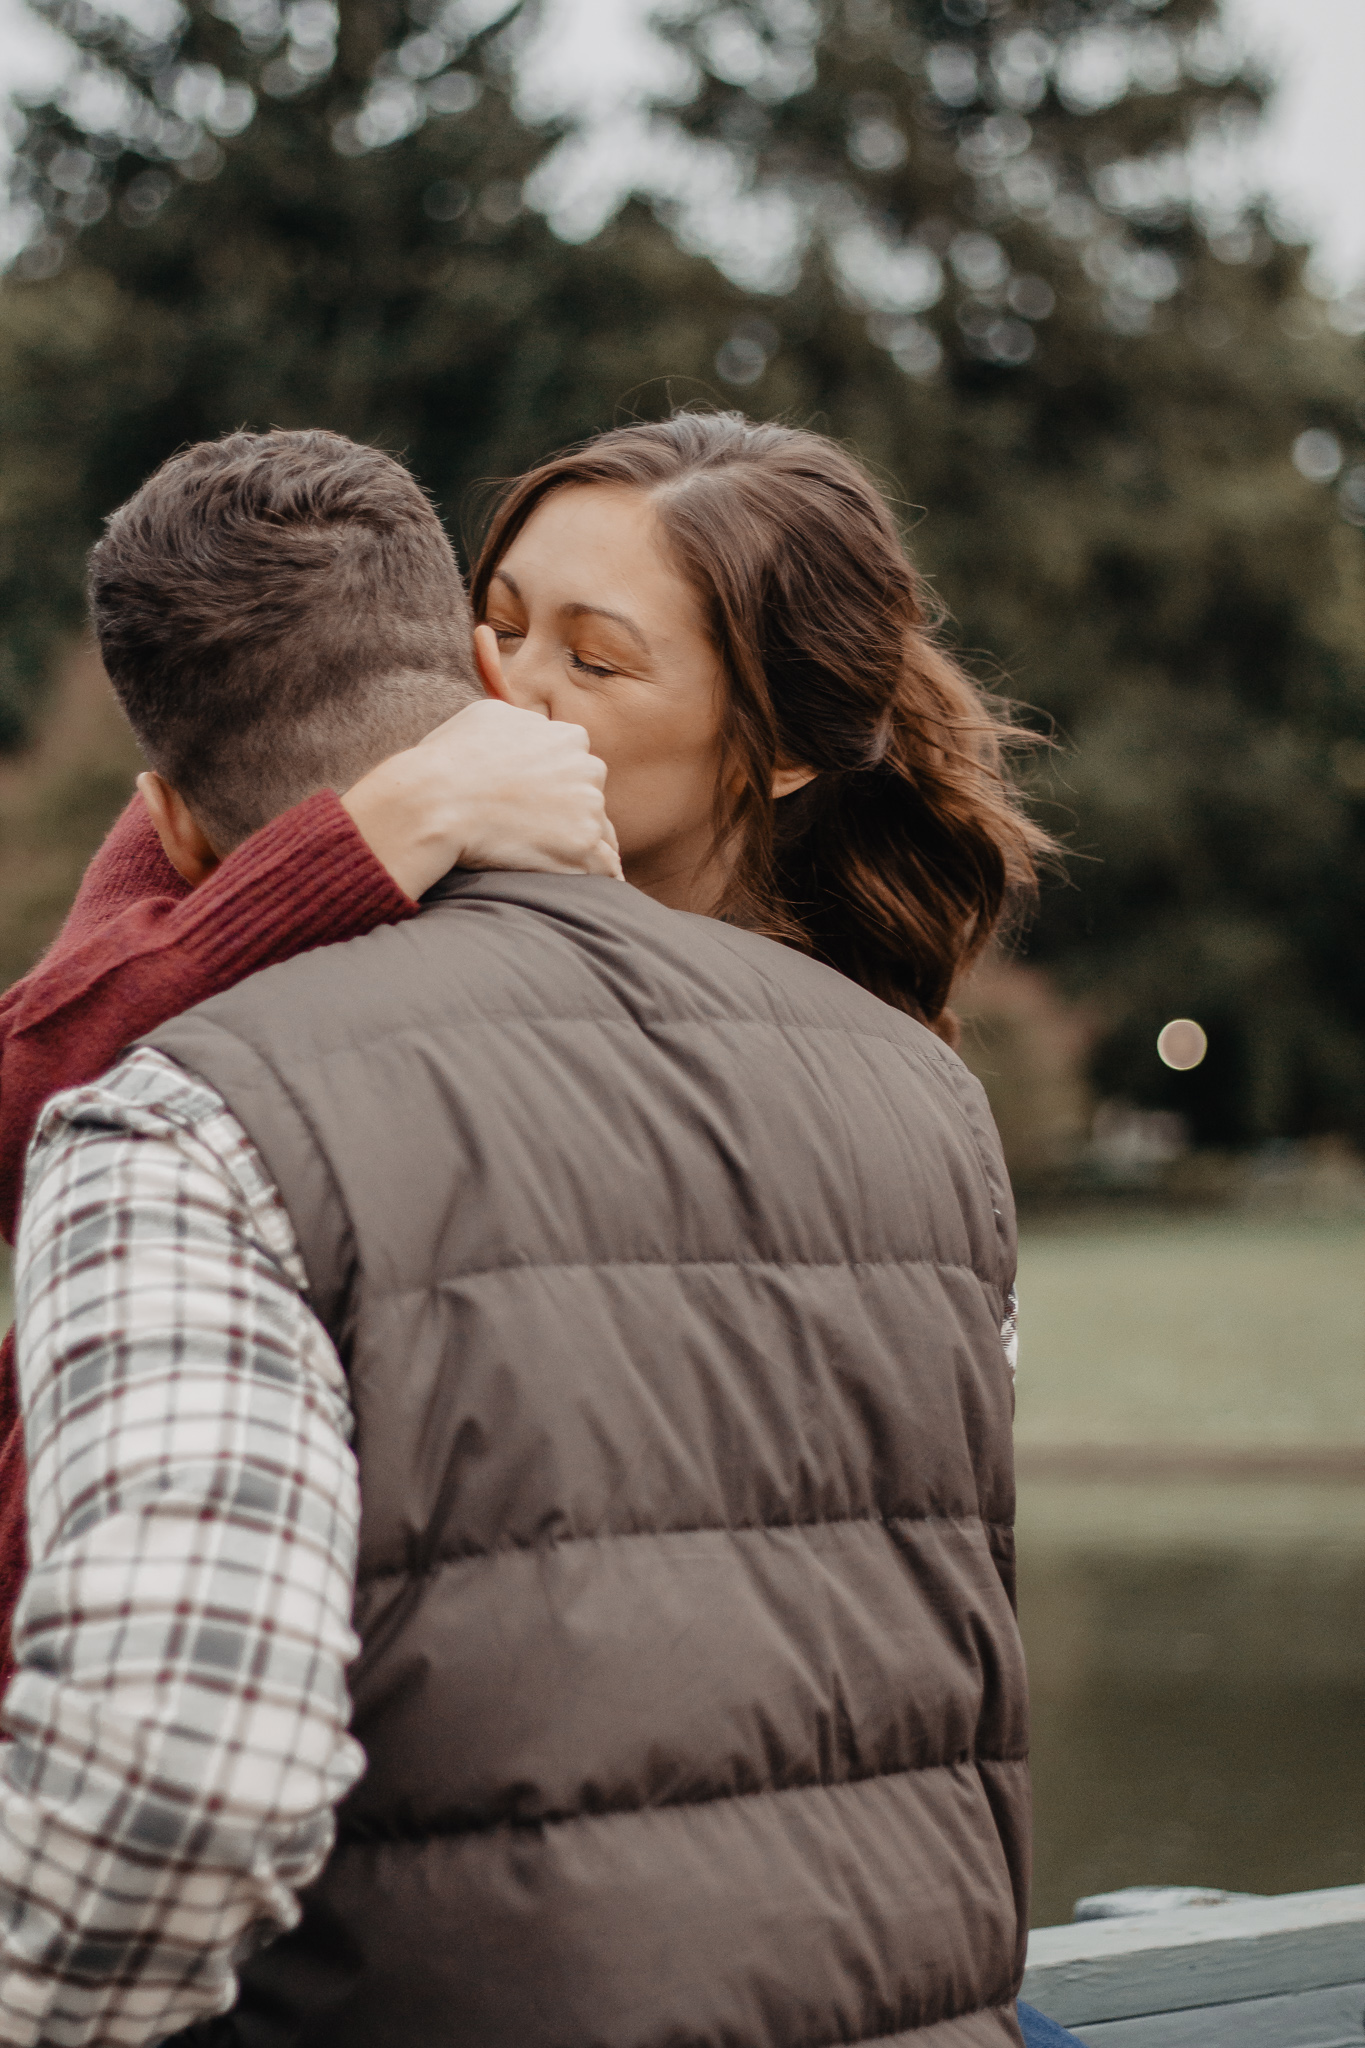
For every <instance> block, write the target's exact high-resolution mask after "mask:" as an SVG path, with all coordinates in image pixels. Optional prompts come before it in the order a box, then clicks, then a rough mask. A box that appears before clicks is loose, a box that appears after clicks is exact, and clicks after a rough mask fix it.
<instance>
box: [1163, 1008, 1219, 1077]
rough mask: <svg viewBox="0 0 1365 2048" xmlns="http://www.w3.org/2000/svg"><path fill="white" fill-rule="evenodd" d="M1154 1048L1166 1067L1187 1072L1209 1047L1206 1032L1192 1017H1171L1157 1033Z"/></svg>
mask: <svg viewBox="0 0 1365 2048" xmlns="http://www.w3.org/2000/svg"><path fill="white" fill-rule="evenodd" d="M1156 1049H1157V1051H1158V1053H1159V1054H1160V1055H1161V1058H1162V1059H1163V1060H1164V1061H1165V1063H1166V1065H1167V1066H1168V1067H1174V1068H1175V1070H1176V1072H1177V1073H1179V1074H1187V1073H1188V1072H1189V1070H1190V1068H1191V1067H1197V1066H1198V1065H1199V1062H1200V1061H1201V1060H1202V1059H1203V1057H1204V1054H1205V1053H1206V1052H1207V1051H1208V1049H1209V1039H1208V1033H1207V1032H1206V1031H1205V1029H1204V1027H1203V1025H1202V1024H1196V1023H1195V1021H1194V1019H1193V1017H1172V1019H1171V1021H1170V1023H1169V1024H1163V1025H1162V1027H1161V1030H1160V1031H1159V1032H1158V1033H1157V1041H1156Z"/></svg>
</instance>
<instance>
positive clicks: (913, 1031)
mask: <svg viewBox="0 0 1365 2048" xmlns="http://www.w3.org/2000/svg"><path fill="white" fill-rule="evenodd" d="M622 1016H625V1017H627V1018H630V1019H633V1020H634V1021H636V1022H638V1023H640V1024H644V1025H653V1024H659V1023H664V1022H668V1023H675V1024H686V1023H695V1024H698V1025H706V1024H714V1025H717V1026H719V1025H722V1024H726V1023H737V1022H740V1021H743V1020H747V1019H758V1020H763V1021H770V1022H773V1023H776V1024H780V1025H785V1026H798V1025H799V1026H802V1027H804V1028H807V1029H811V1030H820V1029H829V1030H836V1031H840V1032H844V1033H848V1032H857V1033H862V1034H865V1035H870V1036H874V1037H880V1038H886V1039H889V1040H892V1041H897V1042H900V1043H901V1044H904V1045H909V1046H913V1047H914V1048H915V1049H917V1050H918V1051H920V1052H921V1053H922V1055H923V1056H924V1058H925V1059H926V1060H928V1061H929V1062H930V1063H932V1064H936V1063H937V1062H938V1060H939V1059H940V1057H942V1058H943V1059H946V1060H951V1055H950V1054H948V1053H947V1050H946V1048H944V1047H943V1046H941V1045H940V1043H939V1041H938V1040H937V1039H936V1038H934V1036H933V1035H932V1033H929V1032H927V1031H925V1030H924V1028H923V1026H921V1025H918V1024H916V1023H915V1022H914V1021H913V1020H912V1019H911V1018H909V1017H906V1016H904V1015H903V1014H902V1013H901V1012H899V1011H898V1010H895V1009H892V1008H891V1007H890V1006H889V1005H887V1004H885V1003H882V1002H879V1001H878V1000H877V998H876V997H874V996H872V995H869V994H868V993H867V991H866V990H864V989H861V988H858V987H857V986H855V985H854V984H853V983H852V982H850V981H848V980H847V979H846V978H845V977H844V976H842V975H840V974H837V973H835V972H834V970H833V969H831V968H827V967H824V966H822V965H821V964H820V963H819V962H817V961H814V960H811V959H809V958H807V957H806V956H805V955H803V954H801V953H799V952H796V951H794V950H793V949H792V948H790V947H787V946H783V945H780V944H778V943H777V942H776V941H774V940H772V939H767V938H764V937H761V936H760V935H759V934H757V933H754V932H747V931H743V930H740V929H738V928H736V927H735V926H732V925H728V924H725V923H723V922H721V921H719V920H717V919H715V918H708V917H698V916H694V915H692V914H690V913H687V912H684V911H677V910H669V909H666V908H665V907H663V906H662V905H660V904H658V903H656V902H654V901H653V900H652V898H650V897H648V896H646V895H644V894H643V893H642V892H641V891H639V890H638V889H634V888H631V887H630V886H629V885H628V884H625V883H621V882H617V881H614V880H612V879H610V878H609V877H605V876H594V875H539V874H520V873H505V872H499V873H478V874H474V873H463V872H459V871H456V872H455V873H453V874H451V875H449V876H447V877H446V878H445V879H444V881H443V882H441V883H439V884H438V885H437V886H436V888H435V889H433V890H432V891H430V892H429V894H428V895H427V896H426V898H424V900H423V906H422V912H421V915H420V916H418V917H416V918H412V919H409V920H408V921H407V922H405V923H403V924H398V925H387V926H381V927H379V928H378V929H377V930H375V931H372V932H369V933H367V934H366V935H364V936H363V937H360V938H354V939H348V940H345V941H343V942H342V943H339V944H336V945H331V946H323V947H319V948H317V949H316V950H314V951H312V952H309V953H305V954H300V955H299V956H298V957H297V958H296V959H294V960H289V961H285V962H283V963H281V964H280V965H278V966H274V967H269V968H266V969H265V970H263V972H261V973H260V974H256V975H253V976H252V977H250V979H249V980H247V981H244V982H242V983H240V984H239V985H238V986H237V987H236V988H234V989H229V990H227V991H226V992H224V993H223V994H221V995H218V996H214V997H212V998H211V999H210V1000H209V1001H208V1002H205V1003H202V1004H200V1005H198V1006H197V1008H196V1009H194V1010H192V1011H189V1012H188V1013H187V1014H186V1016H185V1017H184V1018H182V1019H177V1020H176V1021H175V1022H174V1023H172V1024H171V1025H169V1026H166V1027H163V1029H162V1030H161V1031H159V1032H158V1033H156V1034H155V1035H154V1037H153V1040H152V1042H153V1043H154V1044H158V1045H162V1046H165V1047H167V1048H168V1049H169V1050H171V1051H172V1052H174V1051H175V1049H176V1042H177V1041H178V1040H180V1039H183V1038H185V1036H186V1035H187V1034H193V1035H195V1036H199V1035H201V1034H203V1033H206V1032H207V1033H210V1034H216V1033H220V1032H225V1033H227V1034H229V1035H231V1036H234V1037H239V1038H243V1039H245V1040H246V1041H248V1042H249V1043H252V1044H256V1045H258V1046H262V1045H263V1044H264V1043H265V1042H267V1041H270V1042H273V1043H274V1044H275V1045H277V1046H285V1045H288V1044H290V1043H293V1044H295V1045H297V1046H301V1044H302V1042H303V1041H305V1040H306V1042H307V1044H308V1046H309V1048H310V1050H311V1051H312V1052H313V1053H317V1052H324V1051H326V1050H327V1049H328V1048H330V1047H332V1046H339V1047H340V1046H346V1047H350V1048H354V1047H355V1046H357V1045H358V1044H364V1043H366V1042H371V1041H374V1040H376V1039H378V1038H382V1037H387V1036H389V1035H391V1034H392V1033H393V1032H395V1031H400V1030H401V1031H405V1032H411V1031H414V1030H418V1029H421V1028H423V1027H424V1026H429V1027H430V1028H432V1029H434V1030H438V1031H442V1032H444V1031H448V1030H451V1029H462V1028H465V1027H468V1026H470V1025H473V1024H476V1023H488V1022H494V1023H496V1022H497V1021H498V1020H500V1019H508V1020H512V1019H515V1020H517V1021H518V1022H521V1023H528V1024H529V1023H533V1022H534V1021H535V1020H536V1019H537V1018H543V1019H545V1020H547V1021H548V1020H563V1019H567V1018H582V1019H583V1020H584V1021H585V1022H586V1021H589V1020H591V1019H593V1018H598V1019H601V1020H608V1019H619V1018H621V1017H622Z"/></svg>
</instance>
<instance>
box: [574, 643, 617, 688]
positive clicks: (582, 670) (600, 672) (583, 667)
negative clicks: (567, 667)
mask: <svg viewBox="0 0 1365 2048" xmlns="http://www.w3.org/2000/svg"><path fill="white" fill-rule="evenodd" d="M569 661H570V664H571V666H572V667H574V668H576V669H577V670H578V673H579V674H580V675H583V676H595V677H597V678H598V680H599V681H600V680H601V679H602V678H604V677H606V676H614V675H616V674H617V673H618V671H617V670H616V669H614V668H595V667H594V666H593V664H592V662H590V661H584V659H583V657H582V655H581V654H575V653H574V652H573V651H572V649H570V652H569Z"/></svg>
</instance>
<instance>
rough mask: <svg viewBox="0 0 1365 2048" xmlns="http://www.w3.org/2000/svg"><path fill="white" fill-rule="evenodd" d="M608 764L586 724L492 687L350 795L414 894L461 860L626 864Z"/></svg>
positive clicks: (542, 865) (602, 870) (585, 870)
mask: <svg viewBox="0 0 1365 2048" xmlns="http://www.w3.org/2000/svg"><path fill="white" fill-rule="evenodd" d="M606 781H607V771H606V767H605V765H604V764H603V763H602V762H601V761H599V760H598V759H597V757H596V755H594V754H592V753H590V752H589V749H588V735H587V733H586V732H585V731H584V730H583V727H582V726H581V725H567V724H559V723H557V722H555V721H552V720H550V719H548V718H543V717H542V716H541V715H540V714H539V713H538V712H535V711H521V710H518V709H517V708H516V707H515V706H514V705H511V704H500V703H497V702H495V701H494V700H493V699H491V698H489V699H486V700H484V701H483V702H480V703H478V704H470V705H467V706H466V708H465V709H464V710H463V711H461V712H458V713H457V714H456V716H455V717H454V718H448V719H447V720H446V722H445V724H444V725H439V726H437V728H436V730H435V732H431V733H428V734H427V737H426V738H425V739H424V740H420V741H419V742H418V744H417V745H416V746H415V747H408V748H407V749H406V750H405V751H404V752H403V753H401V754H392V755H390V757H389V759H388V760H387V761H381V762H380V764H379V766H378V767H377V768H372V769H371V770H370V772H369V774H368V775H365V776H362V777H361V779H360V781H359V782H357V783H356V784H355V785H354V786H353V788H352V789H350V790H349V791H348V793H347V794H346V795H345V796H344V797H343V798H342V803H343V804H344V805H345V807H346V809H347V810H348V811H349V812H350V814H351V817H352V818H353V819H354V821H355V824H356V827H357V829H358V830H359V832H360V834H361V836H362V838H364V839H365V840H366V842H367V843H368V845H369V847H370V849H371V851H372V852H373V853H374V855H375V857H376V859H378V860H379V861H381V862H382V863H383V865H384V866H385V867H386V868H387V869H388V871H389V873H390V874H391V875H392V876H393V878H394V880H395V882H397V884H398V886H399V888H400V889H403V890H405V891H406V893H407V894H408V895H409V896H420V895H421V894H422V892H423V891H424V890H426V889H429V888H430V887H431V885H432V883H433V882H437V881H439V880H440V878H441V876H442V875H444V874H445V873H447V871H448V870H449V869H451V868H453V867H465V868H523V869H531V870H533V871H536V872H539V873H543V874H556V875H615V876H617V877H618V878H619V876H620V873H621V858H620V854H619V853H618V851H617V847H616V834H615V832H614V831H613V830H612V826H611V821H610V819H609V818H608V817H607V811H606V804H605V801H604V796H603V792H604V790H605V788H606Z"/></svg>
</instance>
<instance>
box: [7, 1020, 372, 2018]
mask: <svg viewBox="0 0 1365 2048" xmlns="http://www.w3.org/2000/svg"><path fill="white" fill-rule="evenodd" d="M304 1285H305V1281H304V1274H303V1269H302V1265H301V1262H300V1259H299V1255H298V1250H297V1247H296V1244H295V1241H294V1235H293V1231H292V1228H291V1226H290V1223H289V1219H288V1217H287V1215H286V1214H285V1211H284V1209H283V1206H282V1205H281V1203H280V1200H279V1197H278V1194H277V1193H276V1191H275V1189H274V1187H273V1186H272V1184H271V1182H270V1180H269V1178H268V1176H267V1174H266V1172H265V1169H264V1167H263V1165H262V1163H261V1160H260V1158H259V1156H258V1155H257V1153H256V1152H255V1151H254V1149H253V1147H252V1146H251V1144H250V1143H249V1141H248V1140H247V1138H246V1135H245V1133H244V1132H243V1131H242V1129H241V1126H240V1125H239V1124H237V1122H236V1121H235V1119H234V1118H233V1117H232V1116H231V1115H230V1114H229V1112H228V1111H227V1109H226V1107H225V1106H224V1104H223V1102H222V1100H221V1098H220V1097H218V1096H217V1095H216V1094H215V1093H214V1092H213V1091H212V1090H211V1089H210V1088H208V1087H206V1086H205V1085H204V1084H203V1083H201V1082H199V1081H197V1080H195V1079H193V1078H192V1077H191V1076H189V1075H187V1074H186V1073H184V1072H183V1070H181V1069H180V1068H178V1067H176V1066H175V1065H174V1064H173V1063H172V1062H170V1061H168V1060H166V1059H165V1058H163V1057H162V1056H161V1055H160V1054H157V1053H154V1052H151V1051H148V1050H146V1049H142V1050H139V1051H137V1052H134V1053H132V1054H130V1055H129V1056H128V1057H127V1058H126V1059H125V1060H124V1061H123V1062H122V1063H121V1064H120V1066H118V1067H117V1068H115V1069H114V1071H113V1073H112V1074H110V1075H109V1076H107V1077H106V1078H105V1079H104V1080H103V1081H100V1082H97V1083H94V1084H92V1085H91V1086H89V1087H85V1088H80V1089H73V1090H71V1091H70V1092H68V1093H67V1094H65V1095H62V1096H59V1097H57V1098H56V1099H55V1100H54V1101H53V1102H52V1103H51V1104H50V1105H49V1106H48V1108H47V1110H46V1111H45V1113H44V1116H43V1118H42V1121H41V1123H40V1125H39V1129H38V1132H37V1135H36V1137H35V1139H34V1144H33V1150H32V1153H31V1154H30V1161H29V1171H28V1186H27V1190H26V1199H25V1204H24V1211H23V1225H22V1228H21V1231H20V1237H19V1257H18V1274H17V1310H18V1332H19V1370H20V1382H21V1389H22V1396H23V1404H24V1417H25V1431H26V1438H27V1444H28V1455H29V1475H30V1476H29V1515H30V1544H31V1555H32V1566H31V1570H30V1576H29V1579H28V1583H27V1586H26V1588H25V1592H24V1596H23V1600H22V1603H21V1606H20V1610H19V1615H18V1618H17V1622H16V1631H15V1650H16V1655H17V1660H18V1666H19V1669H18V1674H17V1676H16V1678H15V1680H14V1682H13V1684H12V1686H11V1688H10V1691H9V1693H8V1695H7V1697H6V1700H5V1704H4V1711H3V1716H2V1717H0V1722H2V1724H3V1727H4V1730H5V1732H6V1733H7V1734H8V1735H9V1736H10V1737H11V1738H12V1739H11V1741H10V1742H8V1743H7V1744H5V1745H4V1746H3V1747H4V1754H3V1762H0V2040H3V2041H4V2042H5V2043H6V2044H7V2048H94V2044H100V2048H103V2044H106V2043H108V2044H124V2043H127V2044H130V2048H131V2044H142V2043H147V2042H155V2041H159V2040H161V2039H163V2038H164V2037H165V2036H166V2035H168V2034H171V2033H174V2032H176V2031H178V2030H179V2029H180V2028H181V2027H184V2026H186V2025H188V2024H189V2023H191V2022H192V2021H194V2020H197V2019H200V2018H202V2017H204V2016H205V2015H207V2014H211V2013H215V2012H220V2011H223V2010H225V2009H226V2008H227V2007H228V2006H230V2005H231V2003H232V2001H233V1998H234V1996H235V1991H236V1979H235V1965H236V1964H237V1963H239V1962H240V1961H242V1960H243V1959H244V1957H245V1956H246V1955H247V1954H249V1953H250V1952H251V1950H252V1949H253V1948H254V1947H256V1946H258V1945H259V1943H260V1942H261V1941H262V1940H263V1939H268V1938H270V1937H271V1936H273V1935H275V1934H277V1933H279V1932H280V1931H282V1930H283V1929H285V1928H288V1927H290V1926H292V1925H293V1924H294V1922H295V1921H296V1920H297V1918H298V1905H297V1901H296V1898H295V1893H296V1891H297V1890H298V1888H299V1887H301V1886H302V1885H304V1884H306V1883H307V1882H309V1880H310V1879H311V1878H312V1877H314V1876H315V1875H316V1873H317V1871H318V1870H319V1868H320V1867H321V1864H322V1862H323V1860H324V1858H325V1856H326V1854H327V1852H328V1850H329V1848H330V1846H331V1843H332V1839H333V1833H334V1821H333V1808H334V1805H335V1803H336V1801H337V1800H338V1799H340V1797H341V1796H342V1794H343V1793H344V1792H345V1791H346V1790H347V1788H348V1787H349V1786H350V1785H351V1784H352V1783H353V1782H354V1780H355V1779H356V1777H357V1776H358V1775H359V1773H360V1770H361V1768H362V1766H363V1754H362V1752H361V1751H360V1749H359V1747H358V1745H357V1744H356V1743H355V1742H354V1741H352V1740H351V1738H350V1737H349V1736H348V1735H347V1733H346V1726H347V1721H348V1719H349V1703H348V1698H347V1692H346V1683H345V1666H346V1664H347V1662H348V1661H349V1659H350V1658H351V1657H352V1656H353V1655H354V1654H355V1649H356V1642H355V1638H354V1636H353V1634H352V1632H351V1627H350V1615H351V1606H352V1601H353V1597H354V1590H355V1553H356V1542H357V1530H358V1523H359V1494H358V1487H357V1481H356V1469H355V1461H354V1458H353V1456H352V1454H351V1451H350V1448H349V1442H348V1439H349V1434H350V1428H351V1411H350V1405H349V1400H348V1396H347V1388H346V1382H345V1377H344V1374H343V1372H342V1369H341V1365H340V1362H339V1360H338V1358H337V1356H336V1353H335V1351H334V1350H333V1348H332V1346H331V1344H330V1342H329V1341H328V1338H327V1336H326V1334H325V1332H324V1331H323V1330H322V1328H321V1326H320V1325H319V1323H318V1322H317V1321H316V1319H315V1318H314V1317H313V1315H312V1314H311V1312H310V1311H309V1309H308V1307H307V1305H306V1303H305V1301H304V1298H303V1291H304Z"/></svg>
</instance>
